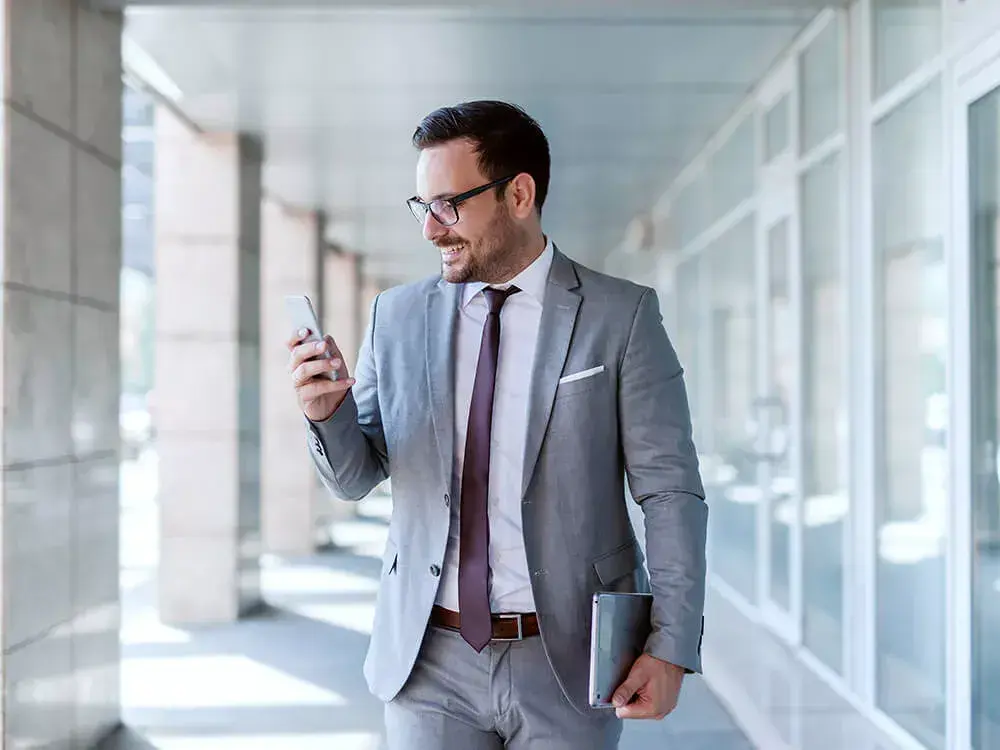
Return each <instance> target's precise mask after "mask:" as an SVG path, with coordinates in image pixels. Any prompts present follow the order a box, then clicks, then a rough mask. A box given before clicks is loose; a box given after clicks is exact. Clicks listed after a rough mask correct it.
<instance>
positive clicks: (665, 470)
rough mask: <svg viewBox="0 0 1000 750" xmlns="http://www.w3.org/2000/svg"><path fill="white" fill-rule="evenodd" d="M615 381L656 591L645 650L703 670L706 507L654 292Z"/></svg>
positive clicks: (679, 379) (642, 303)
mask: <svg viewBox="0 0 1000 750" xmlns="http://www.w3.org/2000/svg"><path fill="white" fill-rule="evenodd" d="M619 383H620V386H619V413H620V420H621V422H620V432H621V441H622V446H623V452H624V458H625V471H626V476H627V479H628V483H629V489H630V490H631V493H632V497H633V498H635V500H636V502H637V503H639V505H640V507H641V508H642V512H643V517H644V520H645V528H646V562H647V565H648V567H649V578H650V587H651V589H652V593H653V612H652V633H651V635H650V637H649V639H648V640H647V642H646V649H645V650H646V652H647V653H649V654H651V655H652V656H655V657H657V658H660V659H663V660H664V661H668V662H670V663H672V664H676V665H677V666H680V667H683V668H685V670H687V671H689V672H700V671H701V636H702V626H703V615H704V605H705V576H706V565H705V537H706V533H707V525H708V506H707V505H706V503H705V499H704V498H705V491H704V489H703V487H702V482H701V477H700V474H699V470H698V457H697V454H696V451H695V446H694V441H693V438H692V434H691V416H690V412H689V410H688V401H687V394H686V392H685V388H684V377H683V370H682V368H681V365H680V363H679V362H678V359H677V354H676V353H675V351H674V348H673V345H672V344H671V343H670V340H669V338H668V336H667V333H666V331H665V330H664V329H663V325H662V318H661V316H660V308H659V303H658V301H657V297H656V292H654V291H653V290H652V289H647V290H646V291H645V292H644V293H643V295H642V297H641V299H640V300H639V304H638V307H637V310H636V313H635V318H634V320H633V322H632V330H631V333H630V335H629V340H628V344H627V345H626V350H625V354H624V356H623V358H622V364H621V373H620V380H619Z"/></svg>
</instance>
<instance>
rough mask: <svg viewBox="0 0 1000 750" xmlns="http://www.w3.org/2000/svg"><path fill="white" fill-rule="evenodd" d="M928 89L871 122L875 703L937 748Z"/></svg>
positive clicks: (943, 316) (941, 574)
mask: <svg viewBox="0 0 1000 750" xmlns="http://www.w3.org/2000/svg"><path fill="white" fill-rule="evenodd" d="M941 119H942V114H941V87H940V83H939V82H935V83H934V84H933V85H931V86H930V87H928V88H927V89H925V90H923V91H922V92H921V93H919V94H917V95H916V96H914V97H913V98H912V99H910V100H909V101H908V102H906V103H905V104H903V105H901V106H900V107H898V108H897V109H896V110H894V111H893V112H892V113H891V114H890V115H888V116H887V117H886V118H885V119H883V120H882V121H881V122H879V123H878V124H877V125H876V126H875V132H874V140H873V159H874V164H873V170H874V172H873V174H874V186H875V193H874V201H875V203H874V217H875V218H874V232H875V235H874V240H875V242H874V247H875V263H876V270H877V279H878V282H877V287H876V289H877V300H878V305H877V308H876V314H877V318H876V321H877V322H876V325H877V326H878V328H877V335H878V341H879V346H878V352H877V353H878V356H877V359H876V364H877V368H878V374H879V381H878V383H877V386H878V391H877V397H878V400H877V403H878V404H879V414H878V419H879V429H878V431H877V437H878V441H877V461H876V471H877V474H876V477H877V482H878V484H877V491H876V493H875V498H876V501H875V502H876V521H877V524H878V530H877V537H876V543H877V545H878V546H877V570H876V575H877V579H876V585H877V597H876V599H877V606H876V609H877V632H876V649H877V657H878V665H877V668H878V672H877V683H878V703H879V705H880V706H881V708H882V709H883V710H884V711H885V712H886V713H887V714H888V715H890V716H891V717H892V718H894V719H895V720H896V721H898V722H899V723H900V724H901V725H902V726H903V727H905V728H906V729H907V730H909V731H910V732H911V733H913V734H914V735H915V736H916V737H917V738H918V739H920V740H921V741H922V742H923V743H924V744H925V745H927V747H929V748H941V747H943V745H944V731H945V719H944V716H945V643H946V638H945V636H946V629H945V615H946V610H945V556H944V555H945V541H946V538H945V533H946V529H947V520H948V508H947V506H948V494H947V485H948V456H947V427H948V425H947V393H946V391H945V361H946V356H947V344H948V340H947V326H946V323H947V301H948V300H947V274H946V269H945V262H944V251H943V232H944V215H943V210H944V206H945V204H946V203H947V201H945V200H942V195H941V185H942V184H943V183H944V169H943V163H942V161H943V155H942V143H941V140H942V133H941V129H942V123H941Z"/></svg>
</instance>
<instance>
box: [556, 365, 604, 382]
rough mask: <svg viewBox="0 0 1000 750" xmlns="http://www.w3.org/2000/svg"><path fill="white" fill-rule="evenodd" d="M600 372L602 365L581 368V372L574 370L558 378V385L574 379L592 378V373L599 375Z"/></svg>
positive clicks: (602, 369)
mask: <svg viewBox="0 0 1000 750" xmlns="http://www.w3.org/2000/svg"><path fill="white" fill-rule="evenodd" d="M602 372H604V365H598V366H597V367H591V368H590V369H589V370H582V371H581V372H574V373H573V374H572V375H567V376H566V377H564V378H559V385H563V384H564V383H572V382H573V381H574V380H583V379H584V378H592V377H593V376H594V375H599V374H600V373H602Z"/></svg>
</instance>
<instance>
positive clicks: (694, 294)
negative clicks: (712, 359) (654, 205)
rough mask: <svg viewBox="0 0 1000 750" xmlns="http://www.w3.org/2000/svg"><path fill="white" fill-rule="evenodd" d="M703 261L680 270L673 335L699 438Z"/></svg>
mask: <svg viewBox="0 0 1000 750" xmlns="http://www.w3.org/2000/svg"><path fill="white" fill-rule="evenodd" d="M699 265H700V264H699V259H698V258H697V257H694V258H690V259H689V260H686V261H684V262H683V263H681V264H680V265H679V266H678V267H677V273H676V277H675V286H674V288H675V290H676V291H675V294H676V295H677V306H676V310H677V328H676V330H675V331H673V332H672V336H673V340H674V342H675V346H676V348H677V357H678V359H679V360H680V363H681V366H682V367H683V368H684V370H685V373H686V374H685V378H684V385H685V387H686V388H687V392H688V401H689V402H690V409H691V422H692V424H693V426H694V431H695V435H696V436H698V435H700V434H701V429H700V420H701V419H702V413H703V410H702V408H701V401H702V399H701V385H700V384H701V383H702V382H703V376H702V375H701V374H700V373H701V372H702V370H703V367H702V364H701V355H702V351H701V346H700V342H701V340H702V308H703V306H704V301H703V299H702V295H701V293H700V289H699V274H698V269H699ZM696 444H697V446H698V449H699V450H704V446H703V445H702V444H701V442H700V441H697V442H696Z"/></svg>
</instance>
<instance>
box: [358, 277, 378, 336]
mask: <svg viewBox="0 0 1000 750" xmlns="http://www.w3.org/2000/svg"><path fill="white" fill-rule="evenodd" d="M381 293H382V285H381V283H380V282H379V281H378V279H375V278H373V277H371V276H364V275H363V276H362V279H361V331H362V333H364V330H365V328H366V327H367V325H368V317H369V315H371V310H372V303H373V302H374V301H375V298H376V297H377V296H378V295H379V294H381Z"/></svg>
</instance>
